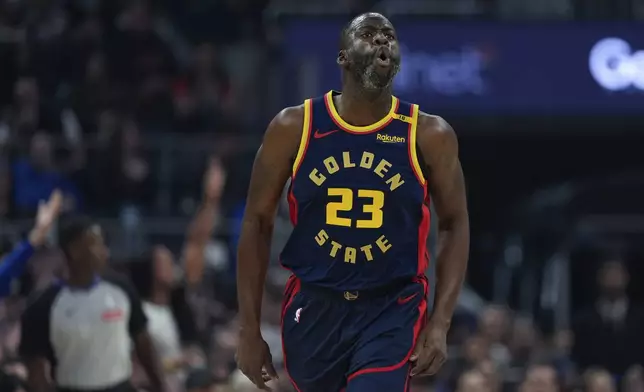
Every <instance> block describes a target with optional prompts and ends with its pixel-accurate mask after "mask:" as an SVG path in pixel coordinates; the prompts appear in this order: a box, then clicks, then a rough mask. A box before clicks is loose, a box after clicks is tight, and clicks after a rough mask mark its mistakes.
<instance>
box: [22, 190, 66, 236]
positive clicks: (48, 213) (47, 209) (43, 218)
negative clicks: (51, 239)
mask: <svg viewBox="0 0 644 392" xmlns="http://www.w3.org/2000/svg"><path fill="white" fill-rule="evenodd" d="M62 207H63V194H62V192H61V191H60V190H58V189H56V190H54V191H53V192H52V193H51V196H49V200H47V201H46V202H44V201H41V202H40V203H39V204H38V212H37V213H36V224H35V226H34V228H33V230H32V231H31V233H29V242H31V245H33V246H41V245H42V244H43V243H44V242H45V239H46V238H47V236H48V235H49V231H50V230H51V227H52V225H53V224H54V222H55V221H56V219H58V216H59V215H60V211H61V210H62Z"/></svg>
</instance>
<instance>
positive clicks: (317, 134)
mask: <svg viewBox="0 0 644 392" xmlns="http://www.w3.org/2000/svg"><path fill="white" fill-rule="evenodd" d="M339 131H340V130H339V129H334V130H333V131H329V132H320V130H319V129H317V130H316V131H315V133H314V134H313V137H314V138H316V139H321V138H323V137H325V136H329V135H330V134H332V133H336V132H339Z"/></svg>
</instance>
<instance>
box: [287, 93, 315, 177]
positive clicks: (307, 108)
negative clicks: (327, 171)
mask: <svg viewBox="0 0 644 392" xmlns="http://www.w3.org/2000/svg"><path fill="white" fill-rule="evenodd" d="M312 107H313V103H312V101H311V100H310V99H307V100H306V101H304V121H303V122H302V136H301V138H300V146H299V148H298V149H297V155H295V160H294V161H293V174H292V175H291V178H295V175H296V174H297V171H298V170H299V169H300V166H301V165H302V161H303V160H304V155H305V154H306V150H307V149H308V147H309V139H310V138H311V127H312V124H313V116H312Z"/></svg>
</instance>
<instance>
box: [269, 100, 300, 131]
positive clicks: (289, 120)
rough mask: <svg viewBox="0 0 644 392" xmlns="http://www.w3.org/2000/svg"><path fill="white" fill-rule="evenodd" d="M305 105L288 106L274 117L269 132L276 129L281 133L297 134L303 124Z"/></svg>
mask: <svg viewBox="0 0 644 392" xmlns="http://www.w3.org/2000/svg"><path fill="white" fill-rule="evenodd" d="M305 110H306V109H305V104H304V103H303V104H301V105H297V106H288V107H285V108H284V109H282V110H280V112H279V113H277V114H276V115H275V117H274V118H273V121H271V124H270V125H269V130H271V129H277V130H279V131H283V132H294V133H299V132H301V131H302V125H303V123H304V113H305Z"/></svg>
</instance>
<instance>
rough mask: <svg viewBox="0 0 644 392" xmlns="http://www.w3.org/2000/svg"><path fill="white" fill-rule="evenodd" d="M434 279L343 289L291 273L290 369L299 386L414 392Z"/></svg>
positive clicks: (287, 317)
mask: <svg viewBox="0 0 644 392" xmlns="http://www.w3.org/2000/svg"><path fill="white" fill-rule="evenodd" d="M427 288H428V286H427V279H425V278H424V277H418V278H416V279H414V280H413V281H405V282H400V283H399V284H396V285H392V286H388V288H387V289H383V290H380V291H379V292H376V290H371V291H369V292H336V291H331V290H326V289H319V288H315V287H310V286H307V285H304V284H302V283H301V282H300V281H299V280H298V279H297V278H295V277H294V276H291V278H289V280H288V282H287V284H286V290H285V295H284V303H283V305H282V346H283V351H284V366H285V368H286V372H287V374H288V376H289V378H290V379H291V382H292V383H293V386H294V387H295V390H296V391H298V392H407V391H409V378H410V376H409V372H410V370H411V363H410V362H409V357H410V356H411V354H412V351H413V349H414V345H415V344H416V340H417V338H418V335H419V333H420V330H421V329H422V327H423V326H424V325H425V322H426V318H427Z"/></svg>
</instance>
